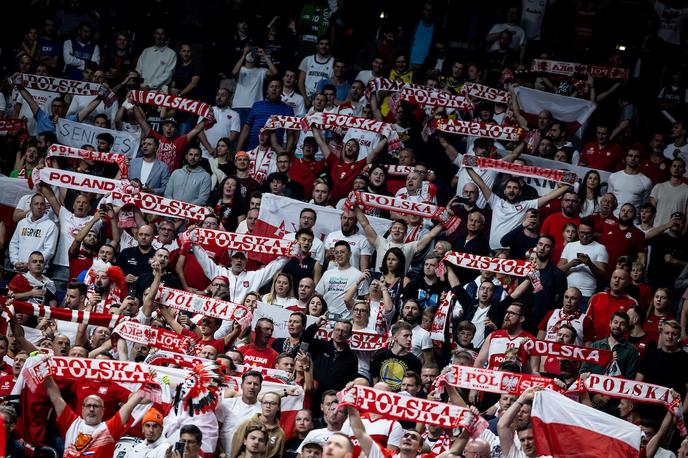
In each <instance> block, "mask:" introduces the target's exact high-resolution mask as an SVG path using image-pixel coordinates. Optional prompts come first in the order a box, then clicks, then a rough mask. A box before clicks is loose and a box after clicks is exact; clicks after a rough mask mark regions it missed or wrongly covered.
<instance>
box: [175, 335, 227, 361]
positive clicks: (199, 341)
mask: <svg viewBox="0 0 688 458" xmlns="http://www.w3.org/2000/svg"><path fill="white" fill-rule="evenodd" d="M182 335H183V336H187V337H191V338H192V339H193V340H194V342H196V348H197V349H198V350H199V351H200V350H201V348H203V346H205V345H210V346H211V347H213V348H215V350H217V354H218V355H219V354H221V353H224V352H225V340H224V339H211V340H203V338H202V337H201V336H199V335H198V334H196V333H195V332H193V331H189V330H188V329H184V330H183V331H182Z"/></svg>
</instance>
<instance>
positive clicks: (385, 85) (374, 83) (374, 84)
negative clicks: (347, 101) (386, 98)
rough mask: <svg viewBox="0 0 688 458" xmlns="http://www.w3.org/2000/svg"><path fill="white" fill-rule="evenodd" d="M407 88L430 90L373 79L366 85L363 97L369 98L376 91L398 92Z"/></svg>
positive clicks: (395, 81)
mask: <svg viewBox="0 0 688 458" xmlns="http://www.w3.org/2000/svg"><path fill="white" fill-rule="evenodd" d="M407 87H408V88H413V89H430V88H428V87H425V86H422V85H420V84H409V83H405V82H404V81H399V80H390V79H387V78H375V79H373V80H370V81H368V85H367V86H366V90H365V96H366V97H367V98H370V96H371V95H372V94H376V93H377V92H378V91H387V92H399V91H401V90H402V89H404V88H407Z"/></svg>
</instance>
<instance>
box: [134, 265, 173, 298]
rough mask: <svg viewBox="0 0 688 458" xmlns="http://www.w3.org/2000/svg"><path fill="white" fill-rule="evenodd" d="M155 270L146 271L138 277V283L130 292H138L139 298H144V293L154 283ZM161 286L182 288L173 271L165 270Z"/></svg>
mask: <svg viewBox="0 0 688 458" xmlns="http://www.w3.org/2000/svg"><path fill="white" fill-rule="evenodd" d="M153 278H154V277H153V272H144V273H143V274H141V275H140V276H139V278H137V279H136V283H134V286H133V288H132V290H133V291H132V290H130V291H129V293H134V294H136V297H138V298H139V300H143V293H145V292H146V288H148V287H149V286H150V285H152V284H153ZM160 286H167V287H168V288H174V289H182V284H181V283H180V282H179V279H178V278H177V276H176V275H175V274H173V273H171V272H165V273H164V274H162V278H161V279H160Z"/></svg>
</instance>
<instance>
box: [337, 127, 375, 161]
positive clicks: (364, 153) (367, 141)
mask: <svg viewBox="0 0 688 458" xmlns="http://www.w3.org/2000/svg"><path fill="white" fill-rule="evenodd" d="M352 138H353V139H355V140H358V146H359V150H358V158H357V159H356V160H357V161H360V160H362V159H365V158H366V157H368V154H369V153H370V152H371V151H372V150H374V149H375V147H376V146H377V145H378V144H379V143H380V141H381V140H382V136H381V135H380V134H377V133H375V132H369V131H367V130H361V129H355V128H354V129H349V130H348V131H347V132H346V135H344V139H343V140H342V145H346V142H348V141H349V140H351V139H352Z"/></svg>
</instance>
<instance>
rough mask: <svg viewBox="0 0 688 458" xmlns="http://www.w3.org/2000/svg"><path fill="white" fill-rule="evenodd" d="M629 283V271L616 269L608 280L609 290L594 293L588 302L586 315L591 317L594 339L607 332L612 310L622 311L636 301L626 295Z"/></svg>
mask: <svg viewBox="0 0 688 458" xmlns="http://www.w3.org/2000/svg"><path fill="white" fill-rule="evenodd" d="M630 283H631V277H630V275H629V273H628V272H627V271H625V270H623V269H616V270H615V271H614V273H613V274H612V278H611V280H610V282H609V291H602V292H599V293H597V294H594V295H593V296H592V297H591V298H590V303H589V304H588V316H590V318H591V319H592V322H593V325H594V329H595V339H602V338H604V337H606V336H607V335H608V333H609V329H608V328H607V323H609V320H610V318H611V317H612V314H613V313H614V312H617V311H619V310H622V311H623V312H624V313H625V312H626V311H627V310H629V309H630V308H631V307H633V306H634V305H638V302H637V301H636V300H635V299H633V298H632V297H631V296H629V295H628V286H629V285H630Z"/></svg>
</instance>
